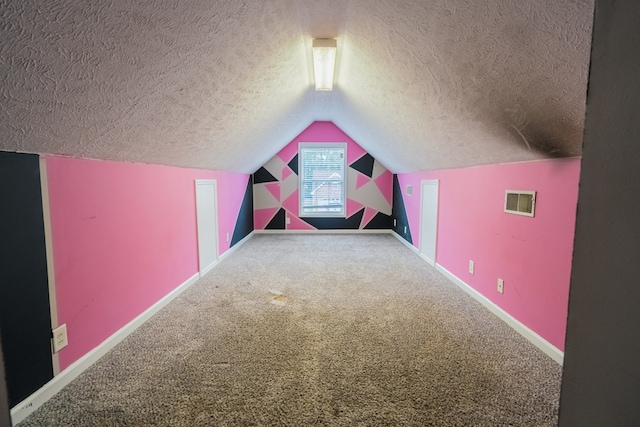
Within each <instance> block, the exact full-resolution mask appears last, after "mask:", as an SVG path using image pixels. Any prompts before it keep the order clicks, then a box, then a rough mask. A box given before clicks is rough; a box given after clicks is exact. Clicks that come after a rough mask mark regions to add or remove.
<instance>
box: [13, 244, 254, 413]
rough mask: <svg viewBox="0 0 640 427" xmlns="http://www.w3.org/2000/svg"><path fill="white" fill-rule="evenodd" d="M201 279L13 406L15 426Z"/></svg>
mask: <svg viewBox="0 0 640 427" xmlns="http://www.w3.org/2000/svg"><path fill="white" fill-rule="evenodd" d="M253 233H254V232H251V233H249V234H248V235H247V236H245V237H244V238H243V239H242V240H240V241H239V242H238V243H236V244H235V245H233V246H232V247H231V248H229V250H227V251H226V252H225V253H224V254H222V255H221V256H220V257H219V258H218V260H217V261H216V262H214V263H212V264H211V265H210V266H208V267H207V269H206V270H205V272H204V273H203V275H204V274H206V273H207V272H208V271H210V270H211V269H213V268H214V267H215V266H216V265H218V264H219V263H220V261H222V260H223V259H225V258H226V257H228V256H229V255H230V254H231V253H233V252H234V251H235V250H236V249H238V248H239V247H240V246H241V245H242V244H244V243H245V242H246V241H247V240H249V239H250V238H251V236H252V235H253ZM199 278H200V273H196V274H194V275H193V276H191V277H190V278H189V279H187V280H186V281H185V282H184V283H182V284H181V285H180V286H178V287H177V288H175V289H174V290H173V291H171V292H170V293H169V294H167V295H166V296H164V297H163V298H162V299H161V300H160V301H158V302H156V303H155V304H154V305H152V306H151V307H149V308H148V309H146V310H145V311H144V312H143V313H141V314H140V315H139V316H138V317H136V318H135V319H133V320H132V321H131V322H129V323H127V324H126V325H125V326H123V327H122V328H120V329H119V330H118V331H116V332H115V333H114V334H113V335H111V336H110V337H109V338H107V339H106V340H104V341H103V342H102V343H101V344H100V345H99V346H98V347H96V348H94V349H93V350H91V351H90V352H89V353H87V354H85V355H84V356H82V357H81V358H80V359H78V360H77V361H75V362H74V363H72V364H71V365H70V366H69V367H67V369H65V370H64V371H62V372H61V373H60V374H58V375H56V376H55V377H54V378H53V379H52V380H51V381H49V382H48V383H46V384H45V385H44V386H42V387H41V388H40V389H38V390H37V391H36V392H35V393H33V394H32V395H31V396H29V397H27V398H26V399H24V400H23V401H22V402H20V403H18V404H17V405H15V406H14V407H13V408H12V409H11V421H12V423H13V425H15V424H18V423H19V422H21V421H22V420H24V419H25V418H26V417H28V416H29V414H31V413H32V412H33V411H35V410H36V409H38V408H39V407H40V406H42V405H43V404H44V403H45V402H46V401H47V400H49V399H51V398H52V397H53V396H54V395H55V394H56V393H58V392H59V391H60V390H62V388H63V387H65V386H66V385H67V384H69V383H70V382H71V381H73V380H74V379H75V378H76V377H77V376H78V375H80V374H81V373H82V372H84V371H85V370H86V369H87V368H89V367H90V366H91V365H93V364H94V363H95V362H97V361H98V359H100V358H101V357H102V356H104V355H105V354H106V353H107V352H108V351H109V350H111V349H112V348H113V347H115V346H116V345H117V344H118V343H119V342H120V341H122V340H123V339H125V338H126V337H127V336H128V335H129V334H131V333H132V332H133V331H135V330H136V329H137V328H138V327H139V326H140V325H142V324H143V323H144V322H146V321H147V320H149V318H151V317H152V316H153V315H154V314H156V313H157V312H158V311H160V309H162V308H163V307H164V306H165V305H167V304H168V303H170V302H171V300H173V299H174V298H176V297H177V296H178V295H180V294H181V293H182V292H184V291H185V290H186V289H187V288H188V287H189V286H191V285H193V284H194V283H195V282H197V281H198V279H199Z"/></svg>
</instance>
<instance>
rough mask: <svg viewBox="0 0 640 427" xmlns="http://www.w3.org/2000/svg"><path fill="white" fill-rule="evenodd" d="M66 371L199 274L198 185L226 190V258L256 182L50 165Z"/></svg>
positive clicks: (114, 165)
mask: <svg viewBox="0 0 640 427" xmlns="http://www.w3.org/2000/svg"><path fill="white" fill-rule="evenodd" d="M46 165H47V177H48V183H49V196H50V207H51V225H52V240H53V252H54V263H55V264H54V265H55V279H56V298H57V309H58V321H59V323H60V324H62V323H66V324H67V331H68V336H69V346H68V347H67V348H65V349H63V350H62V351H61V352H60V353H59V355H60V364H61V369H64V368H66V367H68V366H69V365H70V364H71V363H73V362H74V361H76V360H78V359H79V358H80V357H82V356H83V355H85V354H86V353H87V352H88V351H90V350H91V349H93V348H95V347H96V346H98V345H99V344H100V343H101V342H103V341H104V340H105V339H106V338H108V337H109V336H110V335H112V334H113V333H114V332H116V331H117V330H118V329H120V328H121V327H122V326H124V325H125V324H127V323H128V322H129V321H131V320H132V319H134V318H135V317H136V316H138V315H139V314H141V313H142V312H144V311H145V310H146V309H147V308H149V307H150V306H151V305H153V304H154V303H156V302H157V301H158V300H160V299H161V298H162V297H164V296H165V295H167V294H168V293H169V292H171V291H172V290H173V289H175V288H176V287H177V286H179V285H180V284H182V283H183V282H185V281H186V280H187V279H188V278H190V277H191V276H193V275H194V274H196V273H197V272H198V256H197V234H196V211H195V188H194V180H195V179H216V180H217V181H218V185H217V189H218V204H219V206H220V209H219V217H218V227H219V236H220V242H219V252H220V254H222V253H224V252H225V251H227V250H228V249H229V243H228V242H227V240H226V233H229V235H230V236H231V235H232V234H233V230H234V226H235V222H236V220H237V217H238V212H239V210H240V205H241V203H242V199H243V196H244V192H245V190H246V186H247V181H248V178H249V177H248V176H247V175H244V174H232V173H223V172H213V171H204V170H195V169H181V168H173V167H166V166H157V165H147V164H135V163H118V162H109V161H95V160H81V159H73V158H66V157H55V156H51V157H49V156H48V157H46Z"/></svg>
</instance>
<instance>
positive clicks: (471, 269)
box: [469, 260, 476, 274]
mask: <svg viewBox="0 0 640 427" xmlns="http://www.w3.org/2000/svg"><path fill="white" fill-rule="evenodd" d="M475 265H476V264H475V263H474V262H473V261H471V260H469V273H471V274H473V271H474V269H475Z"/></svg>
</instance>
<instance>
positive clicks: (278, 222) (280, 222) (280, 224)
mask: <svg viewBox="0 0 640 427" xmlns="http://www.w3.org/2000/svg"><path fill="white" fill-rule="evenodd" d="M284 218H285V211H284V209H280V210H279V211H278V213H277V214H276V215H275V216H274V217H273V218H271V221H269V224H267V226H266V227H265V230H284V228H285V227H284Z"/></svg>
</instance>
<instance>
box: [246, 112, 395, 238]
mask: <svg viewBox="0 0 640 427" xmlns="http://www.w3.org/2000/svg"><path fill="white" fill-rule="evenodd" d="M300 142H344V143H346V144H347V165H349V167H348V168H347V171H346V172H347V176H346V181H347V192H346V197H347V207H346V217H347V218H346V219H345V218H334V219H332V220H327V221H325V222H324V223H323V224H322V227H323V228H324V229H332V228H353V229H363V228H367V227H369V228H383V227H382V224H383V223H385V222H386V223H388V224H387V225H386V226H385V227H384V228H387V229H388V228H390V225H391V222H390V215H391V210H392V206H391V205H392V192H393V175H392V174H391V172H389V171H388V170H387V169H386V168H385V167H384V166H383V165H382V164H381V163H380V162H379V161H378V160H376V159H373V158H372V157H371V156H369V155H368V154H367V152H366V151H365V150H364V149H363V148H362V147H360V145H358V144H357V143H356V142H355V141H354V140H353V139H351V138H350V137H349V135H347V134H346V133H344V132H343V131H342V130H341V129H340V128H339V127H337V126H336V125H335V124H333V123H332V122H325V121H318V122H314V123H312V124H311V125H310V126H309V127H308V128H307V129H305V130H304V131H303V132H302V133H301V134H300V135H298V136H297V137H296V138H294V139H293V140H292V141H291V142H289V144H287V145H286V146H285V147H284V148H283V149H282V150H280V152H278V154H276V155H275V156H274V157H273V158H272V159H270V160H269V161H268V162H267V163H266V164H265V165H264V166H263V168H264V169H265V170H266V171H268V173H269V174H271V175H272V176H273V177H274V178H275V179H276V180H275V181H271V182H257V181H256V183H255V184H254V221H255V228H256V229H257V230H259V229H264V228H265V227H267V225H268V224H269V223H270V222H271V221H272V219H273V218H274V217H276V216H277V214H278V213H281V212H282V210H284V211H285V214H286V218H288V219H289V221H290V222H289V223H288V224H282V228H283V229H284V228H286V229H287V230H314V229H317V228H320V225H319V224H318V223H316V222H314V221H313V220H311V219H308V220H305V219H304V218H301V217H300V216H299V193H298V175H297V174H296V172H295V170H294V169H292V168H291V165H290V163H291V162H293V164H295V165H297V160H296V155H297V154H298V144H299V143H300ZM363 159H364V160H370V161H372V162H373V163H372V164H373V169H372V170H369V171H363V170H364V169H365V168H363V167H360V166H359V163H356V162H358V161H359V160H363ZM365 163H367V162H365ZM369 164H371V163H369ZM358 168H360V169H361V170H358ZM360 214H362V216H361V219H360V216H359V215H360ZM385 215H386V216H388V218H386V217H385ZM354 219H355V221H354ZM312 224H315V226H314V225H312ZM347 224H348V225H347Z"/></svg>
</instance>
